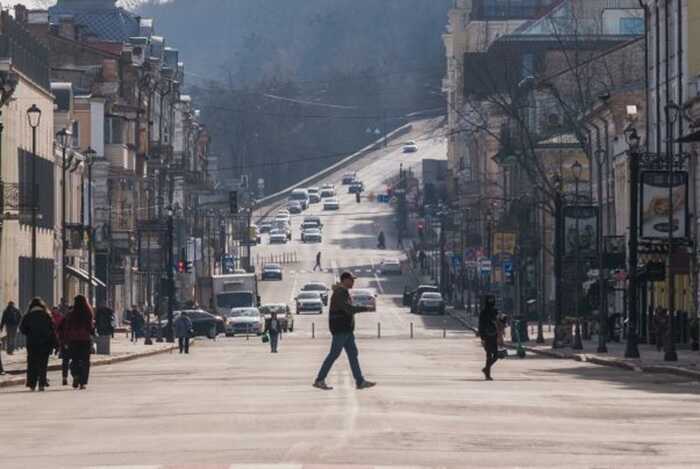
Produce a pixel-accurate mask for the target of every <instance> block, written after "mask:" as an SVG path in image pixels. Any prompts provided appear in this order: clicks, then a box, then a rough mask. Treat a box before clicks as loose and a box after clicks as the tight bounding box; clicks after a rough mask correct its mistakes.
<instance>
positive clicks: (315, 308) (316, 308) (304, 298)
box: [295, 291, 323, 314]
mask: <svg viewBox="0 0 700 469" xmlns="http://www.w3.org/2000/svg"><path fill="white" fill-rule="evenodd" d="M295 301H296V306H297V314H301V313H317V314H323V300H322V299H321V293H320V292H317V291H301V292H299V294H298V295H297V297H296V298H295Z"/></svg>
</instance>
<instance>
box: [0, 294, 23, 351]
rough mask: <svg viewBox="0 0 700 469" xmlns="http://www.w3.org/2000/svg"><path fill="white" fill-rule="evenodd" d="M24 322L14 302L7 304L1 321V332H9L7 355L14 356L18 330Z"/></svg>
mask: <svg viewBox="0 0 700 469" xmlns="http://www.w3.org/2000/svg"><path fill="white" fill-rule="evenodd" d="M21 321H22V314H21V313H20V312H19V309H17V307H16V306H15V303H14V302H13V301H10V302H9V303H7V307H6V308H5V311H3V312H2V320H0V331H2V330H3V329H5V330H7V349H6V350H7V354H8V355H12V354H13V353H14V351H15V346H16V343H17V328H18V327H19V323H20V322H21Z"/></svg>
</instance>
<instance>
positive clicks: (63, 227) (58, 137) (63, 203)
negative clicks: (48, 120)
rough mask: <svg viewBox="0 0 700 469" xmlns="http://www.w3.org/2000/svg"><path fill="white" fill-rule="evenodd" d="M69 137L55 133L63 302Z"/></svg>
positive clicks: (64, 131) (67, 133) (65, 294)
mask: <svg viewBox="0 0 700 469" xmlns="http://www.w3.org/2000/svg"><path fill="white" fill-rule="evenodd" d="M70 136H71V131H70V130H68V129H61V130H59V131H58V133H56V141H57V142H58V144H59V145H60V146H61V152H62V155H61V156H62V164H61V265H62V274H61V285H63V289H62V296H63V298H64V299H65V300H67V299H68V282H66V278H67V276H66V257H67V256H66V252H67V249H66V244H67V243H66V171H67V169H68V165H69V164H70V163H69V162H68V161H67V160H66V150H67V147H68V139H69V137H70Z"/></svg>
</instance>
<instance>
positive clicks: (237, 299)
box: [216, 292, 253, 308]
mask: <svg viewBox="0 0 700 469" xmlns="http://www.w3.org/2000/svg"><path fill="white" fill-rule="evenodd" d="M252 304H253V294H252V293H250V292H235V293H219V294H218V295H216V306H218V307H219V308H240V307H245V306H251V305H252Z"/></svg>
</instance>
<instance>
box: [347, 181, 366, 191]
mask: <svg viewBox="0 0 700 469" xmlns="http://www.w3.org/2000/svg"><path fill="white" fill-rule="evenodd" d="M364 190H365V185H364V184H363V183H361V182H359V181H356V182H354V183H352V184H351V185H350V187H348V193H350V194H360V193H362V192H364Z"/></svg>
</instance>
